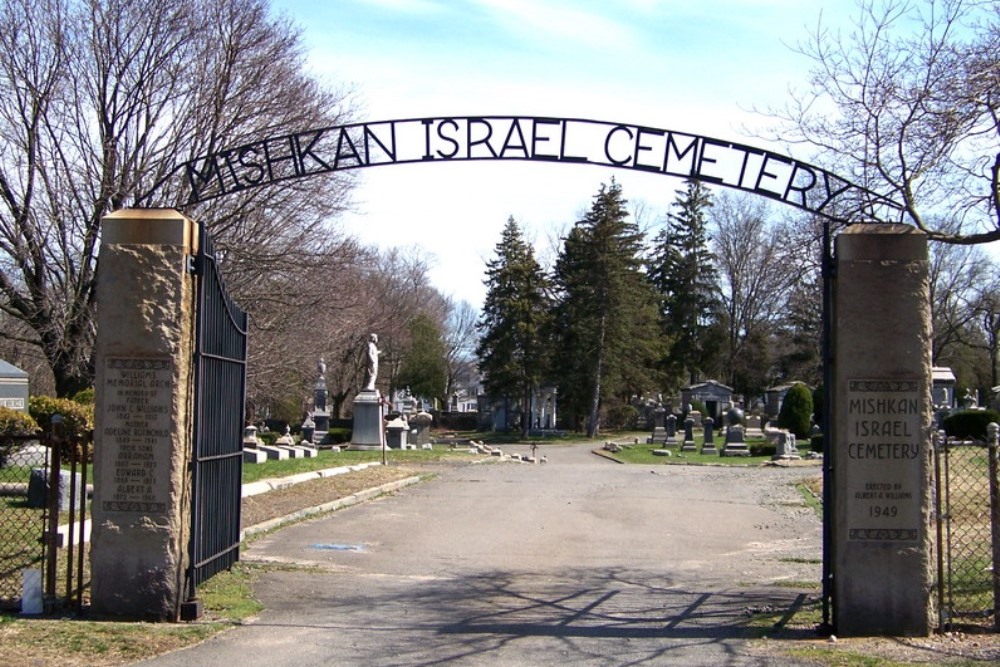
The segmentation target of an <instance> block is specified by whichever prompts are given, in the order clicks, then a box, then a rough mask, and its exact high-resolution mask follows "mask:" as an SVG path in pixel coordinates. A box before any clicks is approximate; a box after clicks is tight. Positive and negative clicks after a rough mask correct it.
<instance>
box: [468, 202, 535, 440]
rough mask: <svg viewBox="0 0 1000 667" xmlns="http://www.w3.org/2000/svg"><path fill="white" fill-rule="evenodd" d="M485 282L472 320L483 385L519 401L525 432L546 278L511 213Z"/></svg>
mask: <svg viewBox="0 0 1000 667" xmlns="http://www.w3.org/2000/svg"><path fill="white" fill-rule="evenodd" d="M485 284H486V286H487V293H486V300H485V302H484V304H483V310H482V314H481V315H480V318H479V321H478V322H477V323H476V328H477V329H478V330H479V333H480V338H479V344H478V345H477V346H476V356H477V358H478V359H479V370H480V372H481V373H482V376H483V386H484V387H485V389H486V392H487V393H488V394H489V395H490V396H494V397H498V398H499V397H506V398H513V399H515V400H517V401H519V402H520V403H521V410H522V415H523V416H522V419H521V434H522V436H523V437H527V434H528V428H529V426H530V424H529V419H528V414H527V411H528V409H529V407H530V405H531V395H532V392H533V391H534V390H535V389H536V388H537V387H538V385H539V383H540V382H541V380H542V378H543V377H544V374H545V369H546V357H547V346H546V343H545V341H544V339H543V336H544V335H545V334H544V331H545V326H546V321H547V319H548V317H549V315H548V313H549V308H548V297H547V290H548V278H547V277H546V275H545V273H544V272H543V271H542V268H541V266H540V265H539V263H538V261H537V260H536V259H535V254H534V251H533V250H532V248H531V246H530V245H528V244H527V243H526V242H525V241H524V237H523V235H522V233H521V230H520V228H519V227H518V225H517V222H516V221H515V220H514V218H513V217H511V218H509V219H508V220H507V224H506V226H505V227H504V229H503V232H502V234H501V237H500V242H499V243H498V244H497V245H496V257H495V258H494V259H493V260H491V261H490V262H488V263H487V265H486V280H485Z"/></svg>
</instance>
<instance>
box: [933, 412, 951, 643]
mask: <svg viewBox="0 0 1000 667" xmlns="http://www.w3.org/2000/svg"><path fill="white" fill-rule="evenodd" d="M947 446H948V434H947V433H945V432H944V431H943V430H939V431H935V432H934V514H935V518H936V524H937V526H936V527H937V597H938V604H937V614H938V631H941V630H943V629H944V627H945V611H946V608H945V605H944V589H945V572H944V555H945V545H944V522H945V516H944V504H943V501H942V495H941V492H942V488H943V486H944V485H943V475H944V471H943V470H942V469H941V457H942V456H945V453H944V451H945V448H946V447H947Z"/></svg>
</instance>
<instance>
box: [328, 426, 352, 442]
mask: <svg viewBox="0 0 1000 667" xmlns="http://www.w3.org/2000/svg"><path fill="white" fill-rule="evenodd" d="M326 437H327V440H328V441H329V442H330V444H332V445H339V444H341V443H344V442H350V441H351V429H349V428H339V427H336V428H331V429H330V430H329V431H327V435H326Z"/></svg>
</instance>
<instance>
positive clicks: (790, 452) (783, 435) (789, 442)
mask: <svg viewBox="0 0 1000 667" xmlns="http://www.w3.org/2000/svg"><path fill="white" fill-rule="evenodd" d="M776 442H777V444H776V446H775V451H774V456H773V457H771V458H772V459H773V460H775V461H798V460H799V459H801V458H802V457H801V456H799V450H798V448H797V447H796V446H795V435H794V434H792V433H789V432H788V431H779V432H778V437H777V441H776Z"/></svg>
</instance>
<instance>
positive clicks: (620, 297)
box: [554, 180, 659, 437]
mask: <svg viewBox="0 0 1000 667" xmlns="http://www.w3.org/2000/svg"><path fill="white" fill-rule="evenodd" d="M626 203H627V202H626V201H625V199H623V197H622V192H621V186H619V185H618V184H617V183H615V182H614V181H613V180H612V182H611V185H610V186H608V185H602V186H601V189H600V191H599V192H598V194H597V195H596V196H595V197H594V202H593V204H592V206H591V208H590V211H589V212H588V213H587V214H586V215H585V216H584V218H583V219H582V220H580V221H578V222H577V223H576V225H575V226H574V227H573V229H572V230H570V233H569V234H568V235H567V237H566V239H565V240H564V244H563V248H562V252H561V254H560V256H559V257H558V259H557V261H556V267H555V276H554V281H555V283H556V287H557V291H558V303H557V305H556V308H555V311H554V333H555V336H554V337H555V339H556V352H555V368H557V369H558V373H557V374H556V378H557V383H558V388H559V403H560V409H561V410H562V412H563V413H564V414H566V415H569V416H571V417H573V418H575V421H576V423H577V424H579V423H580V421H582V419H584V418H585V419H586V431H587V435H588V436H589V437H594V436H595V435H596V434H597V431H598V428H599V426H600V412H601V406H602V403H603V402H604V401H605V400H606V399H608V398H610V397H612V396H616V395H618V396H621V397H623V398H625V399H626V400H627V398H628V396H629V395H631V394H638V393H641V392H642V391H644V390H645V389H648V388H650V387H652V386H653V385H654V384H655V383H654V381H653V380H652V379H651V377H650V369H651V366H652V363H653V362H654V361H655V359H656V357H657V356H658V354H659V352H658V347H657V346H658V343H659V332H658V330H657V326H656V296H655V292H654V291H653V289H652V286H651V285H650V283H649V280H648V278H647V277H646V275H645V272H644V270H643V260H642V251H643V235H642V233H641V232H640V231H639V229H638V227H637V225H636V224H635V223H634V222H632V221H630V220H629V216H628V212H627V210H626V208H625V205H626Z"/></svg>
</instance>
